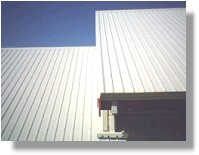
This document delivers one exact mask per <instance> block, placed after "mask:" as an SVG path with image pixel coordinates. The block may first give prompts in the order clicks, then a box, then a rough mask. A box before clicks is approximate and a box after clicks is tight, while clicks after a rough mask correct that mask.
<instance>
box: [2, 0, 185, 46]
mask: <svg viewBox="0 0 199 155" xmlns="http://www.w3.org/2000/svg"><path fill="white" fill-rule="evenodd" d="M176 7H186V2H185V1H181V2H180V1H176V2H175V1H165V2H162V1H160V2H158V1H151V2H135V1H134V2H125V1H121V2H120V1H118V2H1V46H2V47H39V46H42V47H46V46H95V11H96V10H115V9H143V8H176Z"/></svg>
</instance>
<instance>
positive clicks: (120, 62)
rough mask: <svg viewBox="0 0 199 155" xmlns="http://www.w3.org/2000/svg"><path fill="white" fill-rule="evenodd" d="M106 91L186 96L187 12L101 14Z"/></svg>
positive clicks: (99, 45)
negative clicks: (181, 93)
mask: <svg viewBox="0 0 199 155" xmlns="http://www.w3.org/2000/svg"><path fill="white" fill-rule="evenodd" d="M96 38H97V39H96V40H97V49H98V50H99V51H101V63H102V72H103V89H104V90H103V91H104V92H170V91H174V92H175V91H186V10H185V9H184V8H179V9H144V10H120V11H97V12H96Z"/></svg>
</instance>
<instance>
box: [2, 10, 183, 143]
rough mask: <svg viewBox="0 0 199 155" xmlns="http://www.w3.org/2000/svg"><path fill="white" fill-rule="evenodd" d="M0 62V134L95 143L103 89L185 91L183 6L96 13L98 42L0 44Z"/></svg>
mask: <svg viewBox="0 0 199 155" xmlns="http://www.w3.org/2000/svg"><path fill="white" fill-rule="evenodd" d="M1 67H2V68H1V72H2V74H1V90H2V96H1V98H2V100H1V119H2V121H1V126H2V129H1V130H2V140H10V141H26V140H28V141H54V140H55V141H63V140H64V141H95V140H98V139H97V133H98V132H101V131H102V127H103V125H102V118H101V117H99V116H98V108H97V98H99V96H100V94H101V93H112V92H114V93H116V92H117V93H118V92H122V93H127V92H131V93H132V92H177V91H186V14H185V9H183V8H182V9H148V10H147V9H146V10H145V9H144V10H117V11H97V12H96V47H37V48H36V47H30V48H2V50H1ZM107 140H108V139H107ZM117 140H118V139H117Z"/></svg>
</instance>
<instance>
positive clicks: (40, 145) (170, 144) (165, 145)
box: [13, 13, 194, 150]
mask: <svg viewBox="0 0 199 155" xmlns="http://www.w3.org/2000/svg"><path fill="white" fill-rule="evenodd" d="M186 17H187V27H186V30H187V38H186V40H187V43H186V47H187V55H186V56H187V58H186V60H187V64H186V65H187V68H186V70H187V75H188V76H187V78H186V79H187V81H186V82H187V88H186V90H187V92H186V94H187V96H186V103H187V104H186V122H187V124H186V141H152V142H151V141H150V142H147V141H135V142H133V141H131V142H128V143H126V142H117V143H110V142H103V143H101V142H14V143H13V148H14V149H20V150H26V149H29V150H34V149H99V148H103V149H113V148H114V149H193V147H194V143H193V141H194V139H193V137H194V136H193V133H194V124H193V122H194V117H193V116H194V111H193V109H194V104H193V103H194V100H193V98H194V87H193V86H194V84H193V81H194V72H193V71H194V59H193V58H194V48H193V47H194V40H193V38H194V36H193V34H194V16H193V14H192V13H191V14H190V13H188V14H187V16H186Z"/></svg>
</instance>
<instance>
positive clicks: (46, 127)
mask: <svg viewBox="0 0 199 155" xmlns="http://www.w3.org/2000/svg"><path fill="white" fill-rule="evenodd" d="M95 53H96V52H95V48H94V47H81V48H45V49H40V48H34V49H26V48H25V49H20V48H17V49H2V70H1V71H2V83H1V85H2V100H1V106H2V108H1V110H2V111H1V115H2V117H1V118H2V140H14V141H16V140H19V141H24V140H30V141H35V140H61V141H62V140H66V141H71V140H73V141H76V140H77V141H79V140H83V141H87V140H88V141H90V140H97V136H96V135H97V130H98V129H97V128H99V127H100V126H101V125H100V120H99V119H100V118H99V117H98V109H97V103H96V99H97V96H96V93H97V87H96V84H95V83H96V81H95V79H96V78H95V77H96V74H95V72H96V69H95V66H96V65H95V63H94V62H95ZM98 125H99V126H98Z"/></svg>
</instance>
